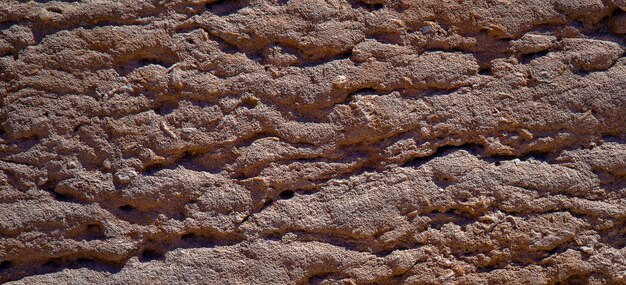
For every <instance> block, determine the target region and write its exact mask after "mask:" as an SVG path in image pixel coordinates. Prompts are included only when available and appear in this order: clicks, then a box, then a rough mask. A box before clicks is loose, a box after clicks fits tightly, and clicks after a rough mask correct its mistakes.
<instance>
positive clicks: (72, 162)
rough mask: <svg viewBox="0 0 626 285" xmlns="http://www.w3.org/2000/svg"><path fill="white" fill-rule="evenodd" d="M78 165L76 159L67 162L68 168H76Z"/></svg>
mask: <svg viewBox="0 0 626 285" xmlns="http://www.w3.org/2000/svg"><path fill="white" fill-rule="evenodd" d="M76 167H78V164H76V162H75V161H70V162H68V163H67V169H74V168H76Z"/></svg>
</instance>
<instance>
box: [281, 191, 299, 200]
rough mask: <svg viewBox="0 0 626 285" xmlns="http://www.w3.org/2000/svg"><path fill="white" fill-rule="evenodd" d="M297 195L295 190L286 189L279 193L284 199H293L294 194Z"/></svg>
mask: <svg viewBox="0 0 626 285" xmlns="http://www.w3.org/2000/svg"><path fill="white" fill-rule="evenodd" d="M294 195H296V192H294V191H293V190H285V191H283V192H280V194H278V196H279V197H280V198H281V199H283V200H286V199H291V198H293V196H294Z"/></svg>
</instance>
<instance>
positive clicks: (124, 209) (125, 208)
mask: <svg viewBox="0 0 626 285" xmlns="http://www.w3.org/2000/svg"><path fill="white" fill-rule="evenodd" d="M119 209H120V210H121V211H122V212H127V213H128V212H132V211H134V210H136V209H137V208H135V207H133V206H131V205H128V204H126V205H122V206H120V207H119Z"/></svg>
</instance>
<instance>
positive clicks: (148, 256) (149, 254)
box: [140, 249, 163, 262]
mask: <svg viewBox="0 0 626 285" xmlns="http://www.w3.org/2000/svg"><path fill="white" fill-rule="evenodd" d="M161 258H163V253H162V252H160V251H158V250H155V249H145V250H144V251H143V252H142V253H141V257H140V260H141V261H142V262H147V261H152V260H157V259H161Z"/></svg>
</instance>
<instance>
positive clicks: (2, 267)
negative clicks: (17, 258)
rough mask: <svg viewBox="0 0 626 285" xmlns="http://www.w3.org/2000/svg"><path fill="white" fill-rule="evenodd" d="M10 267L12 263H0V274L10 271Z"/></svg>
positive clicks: (6, 261)
mask: <svg viewBox="0 0 626 285" xmlns="http://www.w3.org/2000/svg"><path fill="white" fill-rule="evenodd" d="M11 267H13V262H11V261H8V260H5V261H3V262H0V272H2V271H6V270H8V269H10V268H11Z"/></svg>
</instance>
